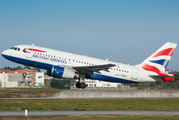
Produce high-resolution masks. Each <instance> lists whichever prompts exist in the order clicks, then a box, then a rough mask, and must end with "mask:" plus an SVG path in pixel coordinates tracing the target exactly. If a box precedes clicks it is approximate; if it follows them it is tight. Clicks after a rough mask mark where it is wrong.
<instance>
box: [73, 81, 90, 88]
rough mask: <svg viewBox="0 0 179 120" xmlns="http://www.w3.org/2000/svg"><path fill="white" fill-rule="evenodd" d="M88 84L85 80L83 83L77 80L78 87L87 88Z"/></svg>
mask: <svg viewBox="0 0 179 120" xmlns="http://www.w3.org/2000/svg"><path fill="white" fill-rule="evenodd" d="M86 86H87V85H86V84H85V82H82V83H80V82H77V83H76V87H77V88H82V89H85V88H86Z"/></svg>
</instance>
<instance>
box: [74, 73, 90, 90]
mask: <svg viewBox="0 0 179 120" xmlns="http://www.w3.org/2000/svg"><path fill="white" fill-rule="evenodd" d="M80 78H82V79H83V82H80ZM84 79H85V74H80V75H79V77H78V82H77V83H76V87H77V88H82V89H85V88H86V87H87V85H86V84H85V82H84Z"/></svg>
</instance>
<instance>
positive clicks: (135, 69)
mask: <svg viewBox="0 0 179 120" xmlns="http://www.w3.org/2000/svg"><path fill="white" fill-rule="evenodd" d="M137 76H138V69H137V68H133V69H132V77H131V78H132V79H133V80H137Z"/></svg>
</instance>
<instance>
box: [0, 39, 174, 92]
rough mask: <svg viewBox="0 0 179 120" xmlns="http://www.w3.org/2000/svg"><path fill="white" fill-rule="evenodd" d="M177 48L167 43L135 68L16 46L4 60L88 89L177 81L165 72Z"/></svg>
mask: <svg viewBox="0 0 179 120" xmlns="http://www.w3.org/2000/svg"><path fill="white" fill-rule="evenodd" d="M176 46H177V44H175V43H170V42H167V43H166V44H164V45H163V46H162V47H161V48H159V49H158V50H157V51H156V52H155V53H153V54H152V55H151V56H150V57H148V58H147V59H146V60H144V61H143V62H142V63H141V64H138V65H133V66H130V65H125V64H121V63H117V62H112V61H108V60H101V59H97V58H92V57H87V56H83V55H77V54H72V53H67V52H63V51H58V50H52V49H48V48H44V47H38V46H34V45H16V46H14V47H12V48H11V49H8V50H5V51H3V52H2V56H3V57H4V58H6V59H8V60H10V61H13V62H16V63H20V64H23V65H25V66H32V67H38V68H42V69H46V70H47V74H48V75H49V76H53V77H57V78H68V79H78V82H77V83H76V87H77V88H82V89H84V88H85V87H86V84H85V79H93V80H100V81H108V82H117V83H143V82H162V81H164V82H169V81H173V76H172V75H169V74H165V69H166V67H167V65H168V63H169V61H170V59H171V56H172V54H173V52H174V50H175V48H176Z"/></svg>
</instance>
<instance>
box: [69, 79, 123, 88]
mask: <svg viewBox="0 0 179 120" xmlns="http://www.w3.org/2000/svg"><path fill="white" fill-rule="evenodd" d="M77 82H78V80H75V81H72V82H71V87H76V83H77ZM85 83H86V84H87V87H119V86H121V83H113V82H104V81H99V80H90V79H86V80H85Z"/></svg>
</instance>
